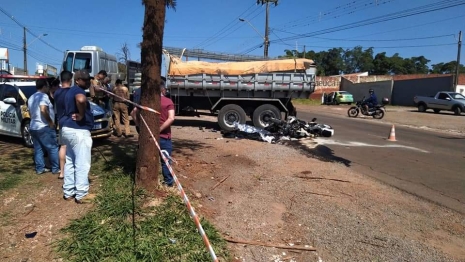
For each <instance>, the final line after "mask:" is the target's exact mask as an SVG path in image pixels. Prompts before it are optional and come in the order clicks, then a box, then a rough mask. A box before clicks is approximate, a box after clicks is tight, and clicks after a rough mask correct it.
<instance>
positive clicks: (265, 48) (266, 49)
mask: <svg viewBox="0 0 465 262" xmlns="http://www.w3.org/2000/svg"><path fill="white" fill-rule="evenodd" d="M239 21H241V22H247V23H248V24H249V25H250V27H252V28H253V30H255V32H257V34H258V35H259V36H260V37H261V38H262V39H263V42H264V49H263V56H264V57H265V58H268V45H269V41H268V28H267V30H266V31H265V34H266V35H265V36H263V35H262V34H260V32H259V31H258V30H257V28H255V26H253V25H252V24H251V23H250V22H249V20H247V19H244V18H239Z"/></svg>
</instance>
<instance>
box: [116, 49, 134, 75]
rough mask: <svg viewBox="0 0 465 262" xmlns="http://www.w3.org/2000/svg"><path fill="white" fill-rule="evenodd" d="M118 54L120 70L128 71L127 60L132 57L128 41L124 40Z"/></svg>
mask: <svg viewBox="0 0 465 262" xmlns="http://www.w3.org/2000/svg"><path fill="white" fill-rule="evenodd" d="M116 56H117V57H118V71H119V72H126V65H127V61H128V60H130V59H131V50H129V46H128V43H126V42H124V43H123V44H122V45H121V47H120V49H119V51H118V52H117V53H116ZM126 81H127V76H126Z"/></svg>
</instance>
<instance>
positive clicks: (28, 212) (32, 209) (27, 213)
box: [24, 205, 36, 216]
mask: <svg viewBox="0 0 465 262" xmlns="http://www.w3.org/2000/svg"><path fill="white" fill-rule="evenodd" d="M35 207H36V206H35V205H33V206H32V207H31V210H29V211H27V212H26V214H24V216H27V215H29V214H30V213H31V212H32V211H34V208H35Z"/></svg>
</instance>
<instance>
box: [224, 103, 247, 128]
mask: <svg viewBox="0 0 465 262" xmlns="http://www.w3.org/2000/svg"><path fill="white" fill-rule="evenodd" d="M245 120H246V115H245V111H244V109H242V107H240V106H238V105H236V104H229V105H225V106H223V107H222V108H221V109H220V112H219V113H218V125H220V127H221V129H223V130H224V131H233V130H234V123H235V122H238V123H239V124H245Z"/></svg>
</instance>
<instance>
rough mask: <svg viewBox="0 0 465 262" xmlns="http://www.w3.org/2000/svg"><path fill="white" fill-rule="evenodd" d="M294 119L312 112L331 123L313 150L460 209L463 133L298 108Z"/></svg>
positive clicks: (464, 177) (463, 206)
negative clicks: (391, 138)
mask: <svg viewBox="0 0 465 262" xmlns="http://www.w3.org/2000/svg"><path fill="white" fill-rule="evenodd" d="M297 116H298V118H299V119H303V120H306V121H309V120H311V119H312V118H313V117H316V118H317V119H318V120H317V122H319V123H325V124H329V125H331V126H332V127H333V128H334V130H335V134H334V136H333V137H332V138H319V139H318V142H319V143H318V146H317V147H316V148H315V149H314V150H316V151H317V153H318V154H319V155H320V156H322V157H324V158H326V159H330V160H334V161H339V162H342V163H344V164H346V165H347V166H349V167H350V168H353V169H354V170H356V171H358V172H361V173H363V174H365V175H368V176H370V177H373V178H376V179H378V180H380V181H382V182H384V183H387V184H389V185H391V186H394V187H396V188H398V189H401V190H403V191H406V192H409V193H411V194H414V195H416V196H419V197H422V198H424V199H427V200H430V201H433V202H435V203H438V204H440V205H443V206H446V207H448V208H451V209H453V210H456V211H458V212H460V213H462V214H465V136H463V135H462V136H460V135H454V134H443V133H436V132H433V131H426V130H421V129H415V128H408V127H400V126H396V127H395V135H396V139H397V141H396V142H391V141H387V138H388V136H389V133H390V130H391V127H392V125H389V124H383V123H381V122H380V121H378V120H374V119H372V118H365V119H361V118H357V119H353V118H349V117H345V116H346V112H345V111H341V115H339V116H337V115H334V114H326V113H321V112H308V111H303V110H300V111H299V112H298V114H297Z"/></svg>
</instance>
